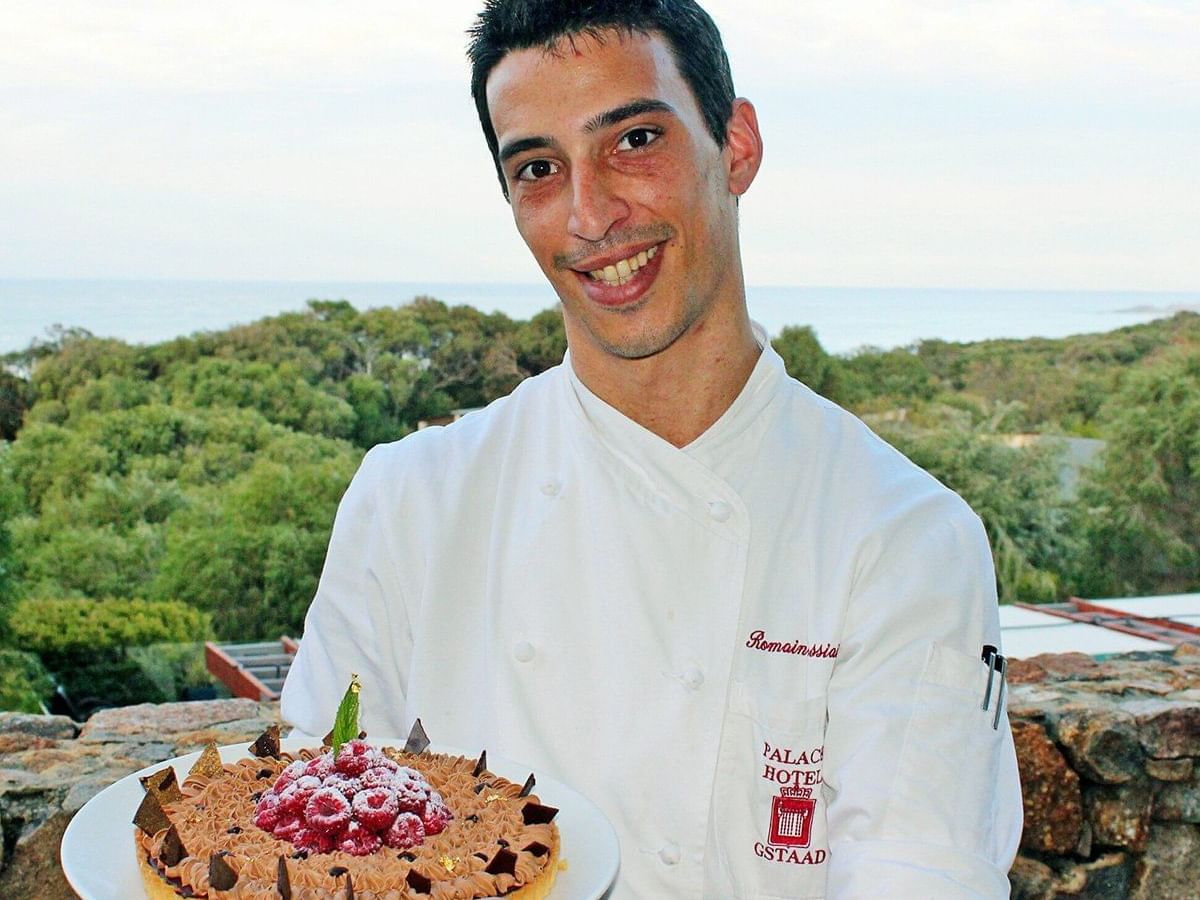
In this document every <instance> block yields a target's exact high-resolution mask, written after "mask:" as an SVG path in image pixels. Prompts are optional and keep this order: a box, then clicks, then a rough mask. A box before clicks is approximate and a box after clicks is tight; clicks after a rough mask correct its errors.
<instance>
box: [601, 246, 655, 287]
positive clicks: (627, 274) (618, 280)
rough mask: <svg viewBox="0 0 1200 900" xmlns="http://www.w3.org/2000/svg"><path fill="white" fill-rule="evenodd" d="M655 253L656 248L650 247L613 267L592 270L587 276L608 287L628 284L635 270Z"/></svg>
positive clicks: (652, 257)
mask: <svg viewBox="0 0 1200 900" xmlns="http://www.w3.org/2000/svg"><path fill="white" fill-rule="evenodd" d="M657 253H658V247H651V248H650V249H649V250H643V251H642V252H641V253H638V254H636V255H634V256H631V257H629V259H623V260H621V261H620V262H619V263H616V264H615V265H611V266H605V267H604V268H603V269H593V270H592V271H591V272H589V273H588V274H589V275H591V276H592V278H594V279H595V280H596V281H603V282H604V283H605V284H607V285H609V286H610V287H617V286H618V285H622V284H628V283H629V282H630V280H631V279H632V278H633V276H634V274H635V273H636V272H637V270H638V269H640V268H641V267H642V266H644V265H646V263H648V262H649V261H650V260H652V259H654V257H655V254H657Z"/></svg>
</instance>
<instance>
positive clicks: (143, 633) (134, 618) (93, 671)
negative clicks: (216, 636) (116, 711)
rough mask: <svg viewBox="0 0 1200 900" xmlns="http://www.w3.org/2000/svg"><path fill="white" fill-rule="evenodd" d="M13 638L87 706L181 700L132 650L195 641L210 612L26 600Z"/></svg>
mask: <svg viewBox="0 0 1200 900" xmlns="http://www.w3.org/2000/svg"><path fill="white" fill-rule="evenodd" d="M12 631H13V639H14V642H15V644H16V645H17V646H20V647H22V648H24V649H26V650H29V651H32V652H34V653H36V654H37V655H38V656H39V657H41V660H42V662H43V663H44V664H45V665H46V668H48V669H49V670H50V671H51V672H53V673H54V675H55V676H56V677H57V679H58V681H59V682H60V683H61V684H62V686H63V688H64V689H65V690H66V692H67V694H68V695H69V696H70V697H72V698H73V700H74V701H75V702H76V704H78V705H79V706H80V707H81V708H82V709H84V710H90V709H93V708H95V707H96V706H98V705H126V704H130V703H143V702H151V703H160V702H163V701H165V700H174V699H176V694H175V693H174V692H173V691H172V690H171V689H170V688H169V687H168V686H167V683H165V682H164V681H163V680H162V679H161V677H160V678H159V679H158V680H156V679H155V678H154V677H152V676H151V675H150V674H147V671H146V668H145V665H144V661H140V660H139V657H138V655H137V654H136V652H135V651H134V648H137V647H145V646H147V645H150V644H157V643H162V642H168V641H169V642H195V641H197V640H201V639H203V638H205V637H207V636H208V635H209V632H210V624H209V617H208V615H206V614H205V613H202V612H200V611H199V610H196V609H193V608H192V607H190V606H188V605H187V604H184V603H177V602H171V601H162V602H152V601H147V600H128V599H113V598H109V599H104V600H91V599H86V598H74V599H37V600H33V599H24V600H21V601H20V602H19V603H18V604H17V607H16V609H15V610H14V615H13V622H12Z"/></svg>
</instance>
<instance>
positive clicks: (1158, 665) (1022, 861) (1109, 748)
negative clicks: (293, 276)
mask: <svg viewBox="0 0 1200 900" xmlns="http://www.w3.org/2000/svg"><path fill="white" fill-rule="evenodd" d="M1009 675H1010V678H1009V680H1010V686H1011V689H1010V693H1009V714H1010V718H1011V721H1012V728H1013V735H1014V737H1015V739H1016V743H1017V751H1018V756H1019V762H1020V767H1021V779H1022V784H1023V786H1024V795H1025V833H1024V836H1023V838H1022V842H1021V855H1020V856H1019V857H1018V859H1017V862H1016V864H1015V865H1014V866H1013V869H1012V872H1011V874H1010V879H1011V881H1012V885H1013V897H1015V898H1018V900H1051V898H1053V900H1060V898H1096V900H1099V898H1105V900H1107V898H1114V900H1115V898H1126V897H1131V898H1145V900H1151V898H1152V900H1173V898H1180V900H1183V898H1187V900H1194V898H1197V897H1200V765H1198V764H1197V762H1198V761H1197V758H1198V757H1200V654H1196V653H1195V651H1193V652H1192V654H1187V653H1185V652H1184V651H1178V652H1176V653H1175V654H1129V655H1127V656H1122V657H1118V658H1113V659H1110V660H1108V661H1106V662H1103V663H1097V662H1096V661H1094V660H1092V659H1091V658H1090V657H1087V656H1083V655H1081V654H1067V655H1063V656H1045V657H1037V658H1035V659H1032V660H1028V661H1025V662H1014V663H1013V664H1012V665H1011V667H1010V670H1009ZM278 714H279V711H278V706H277V705H276V704H268V703H255V702H253V701H250V700H213V701H204V702H198V703H166V704H162V705H160V706H152V705H143V706H131V707H126V708H124V709H113V710H104V711H102V712H99V713H97V714H96V715H94V716H93V717H92V718H91V719H90V720H89V721H88V722H87V724H85V725H84V726H83V727H82V729H79V728H77V727H76V726H75V724H74V723H72V722H71V721H70V720H69V719H65V718H61V717H57V716H26V715H21V714H17V713H0V830H2V832H3V843H2V845H0V897H3V898H5V900H23V898H37V900H71V898H72V897H74V894H73V893H72V892H71V890H70V888H69V887H68V886H67V884H66V881H65V879H64V878H63V875H62V871H61V869H60V868H59V865H58V846H59V842H60V841H61V839H62V834H63V831H64V829H65V828H66V825H67V823H68V822H69V821H70V820H71V816H73V815H74V814H75V812H76V811H77V810H78V809H79V808H80V807H82V806H83V804H84V803H86V802H87V801H88V800H89V799H90V798H91V797H92V796H94V795H95V794H96V793H98V792H99V791H100V790H102V789H103V788H104V787H105V786H106V785H108V784H111V783H112V782H114V781H116V780H117V779H119V778H121V777H123V776H125V775H127V774H129V773H130V772H135V771H137V770H138V769H140V768H143V767H144V766H147V765H150V764H152V763H155V762H159V761H161V760H164V759H168V758H170V757H172V756H177V755H180V754H183V753H188V752H190V751H192V750H196V749H199V748H200V747H202V746H203V745H204V744H206V743H207V742H208V741H210V740H215V741H216V742H217V743H218V744H232V743H239V742H242V741H245V742H249V741H251V740H253V739H254V738H255V737H256V736H257V735H258V734H260V733H261V732H262V731H263V729H264V728H266V727H267V725H269V724H271V723H272V722H275V721H277V719H278ZM881 896H886V893H881Z"/></svg>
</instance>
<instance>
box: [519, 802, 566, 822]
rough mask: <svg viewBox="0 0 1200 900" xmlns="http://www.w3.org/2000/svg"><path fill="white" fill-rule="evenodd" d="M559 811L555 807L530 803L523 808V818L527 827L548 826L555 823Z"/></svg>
mask: <svg viewBox="0 0 1200 900" xmlns="http://www.w3.org/2000/svg"><path fill="white" fill-rule="evenodd" d="M557 815H558V810H557V809H556V808H555V807H553V806H543V805H542V804H540V803H533V802H529V803H526V804H525V805H524V806H523V807H522V808H521V818H522V819H523V820H524V821H525V824H526V825H548V824H550V823H551V822H553V821H554V817H555V816H557Z"/></svg>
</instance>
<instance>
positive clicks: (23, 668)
mask: <svg viewBox="0 0 1200 900" xmlns="http://www.w3.org/2000/svg"><path fill="white" fill-rule="evenodd" d="M53 693H54V681H53V680H52V679H51V678H50V675H49V673H48V672H47V671H46V668H45V666H43V665H42V663H41V660H39V659H38V658H37V657H36V656H34V655H33V654H32V653H24V652H22V651H20V650H9V649H0V709H3V710H13V711H16V712H27V713H40V712H42V711H43V708H42V704H43V703H45V702H47V701H48V700H49V699H50V695H51V694H53Z"/></svg>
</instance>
